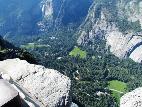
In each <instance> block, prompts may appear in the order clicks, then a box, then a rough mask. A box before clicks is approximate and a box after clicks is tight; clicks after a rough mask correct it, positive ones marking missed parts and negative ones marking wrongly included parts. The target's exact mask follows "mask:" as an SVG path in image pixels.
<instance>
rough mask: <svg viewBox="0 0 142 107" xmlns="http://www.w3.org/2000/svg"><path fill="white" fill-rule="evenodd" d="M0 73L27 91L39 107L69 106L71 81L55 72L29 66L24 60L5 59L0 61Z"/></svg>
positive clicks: (37, 66)
mask: <svg viewBox="0 0 142 107" xmlns="http://www.w3.org/2000/svg"><path fill="white" fill-rule="evenodd" d="M0 72H1V73H2V75H4V74H7V75H9V76H10V78H11V79H12V81H14V82H15V83H17V84H20V87H22V88H23V89H25V90H27V92H28V94H30V95H31V97H33V98H34V99H36V100H37V101H39V102H40V105H39V106H40V107H45V106H46V107H69V106H70V87H71V81H70V79H69V78H68V77H66V76H64V75H62V74H60V73H59V72H58V71H56V70H53V69H47V68H44V67H43V66H41V65H34V64H29V63H28V62H27V61H25V60H20V59H7V60H4V61H0ZM10 81H11V80H10Z"/></svg>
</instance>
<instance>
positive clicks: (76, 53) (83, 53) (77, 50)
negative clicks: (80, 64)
mask: <svg viewBox="0 0 142 107" xmlns="http://www.w3.org/2000/svg"><path fill="white" fill-rule="evenodd" d="M69 55H70V56H73V57H77V56H79V57H80V58H86V56H87V52H86V51H82V50H81V49H80V48H78V47H75V48H74V49H73V50H72V51H71V52H70V53H69Z"/></svg>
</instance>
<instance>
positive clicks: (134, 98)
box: [120, 88, 142, 107]
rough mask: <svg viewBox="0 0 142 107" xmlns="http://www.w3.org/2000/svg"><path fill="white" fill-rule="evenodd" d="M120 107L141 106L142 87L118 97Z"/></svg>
mask: <svg viewBox="0 0 142 107" xmlns="http://www.w3.org/2000/svg"><path fill="white" fill-rule="evenodd" d="M120 107H142V88H137V89H135V90H134V91H132V92H129V93H126V94H125V95H123V96H122V97H121V99H120Z"/></svg>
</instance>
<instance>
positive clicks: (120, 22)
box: [77, 0, 142, 62]
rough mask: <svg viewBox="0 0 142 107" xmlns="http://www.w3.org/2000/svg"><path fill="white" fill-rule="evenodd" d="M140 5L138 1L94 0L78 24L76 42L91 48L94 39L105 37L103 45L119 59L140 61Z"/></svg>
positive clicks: (141, 21)
mask: <svg viewBox="0 0 142 107" xmlns="http://www.w3.org/2000/svg"><path fill="white" fill-rule="evenodd" d="M141 4H142V1H140V0H129V1H126V0H121V1H119V0H109V1H108V0H102V1H101V2H100V1H99V2H97V1H94V4H93V5H92V6H91V8H90V10H89V14H88V16H87V18H86V20H85V22H84V23H83V24H82V25H81V26H80V30H79V32H78V35H79V38H78V40H77V43H78V44H79V45H88V44H89V45H90V46H91V47H93V42H94V40H95V39H101V40H106V47H108V46H110V51H111V52H112V53H113V54H115V55H116V56H118V57H119V58H125V57H130V58H132V59H133V60H134V61H136V62H141V60H142V56H141V51H142V50H141V45H142V32H141V31H142V30H141V29H142V20H141V17H142V11H140V10H141V9H142V8H141ZM90 43H91V44H90ZM138 50H139V51H138Z"/></svg>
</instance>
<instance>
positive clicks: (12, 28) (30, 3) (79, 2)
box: [0, 0, 93, 36]
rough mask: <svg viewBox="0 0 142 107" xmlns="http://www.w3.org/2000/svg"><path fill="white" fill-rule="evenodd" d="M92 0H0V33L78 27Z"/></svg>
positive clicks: (23, 33) (28, 32) (22, 32)
mask: <svg viewBox="0 0 142 107" xmlns="http://www.w3.org/2000/svg"><path fill="white" fill-rule="evenodd" d="M92 2H93V0H20V1H19V0H4V1H3V0H0V34H1V35H5V36H9V35H10V36H11V35H14V34H16V35H33V34H38V33H40V32H43V33H44V32H47V31H50V30H53V29H54V28H57V27H59V26H60V27H65V26H78V25H80V23H81V22H82V21H83V19H84V18H85V16H86V15H87V12H88V9H89V7H90V5H91V4H92Z"/></svg>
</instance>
